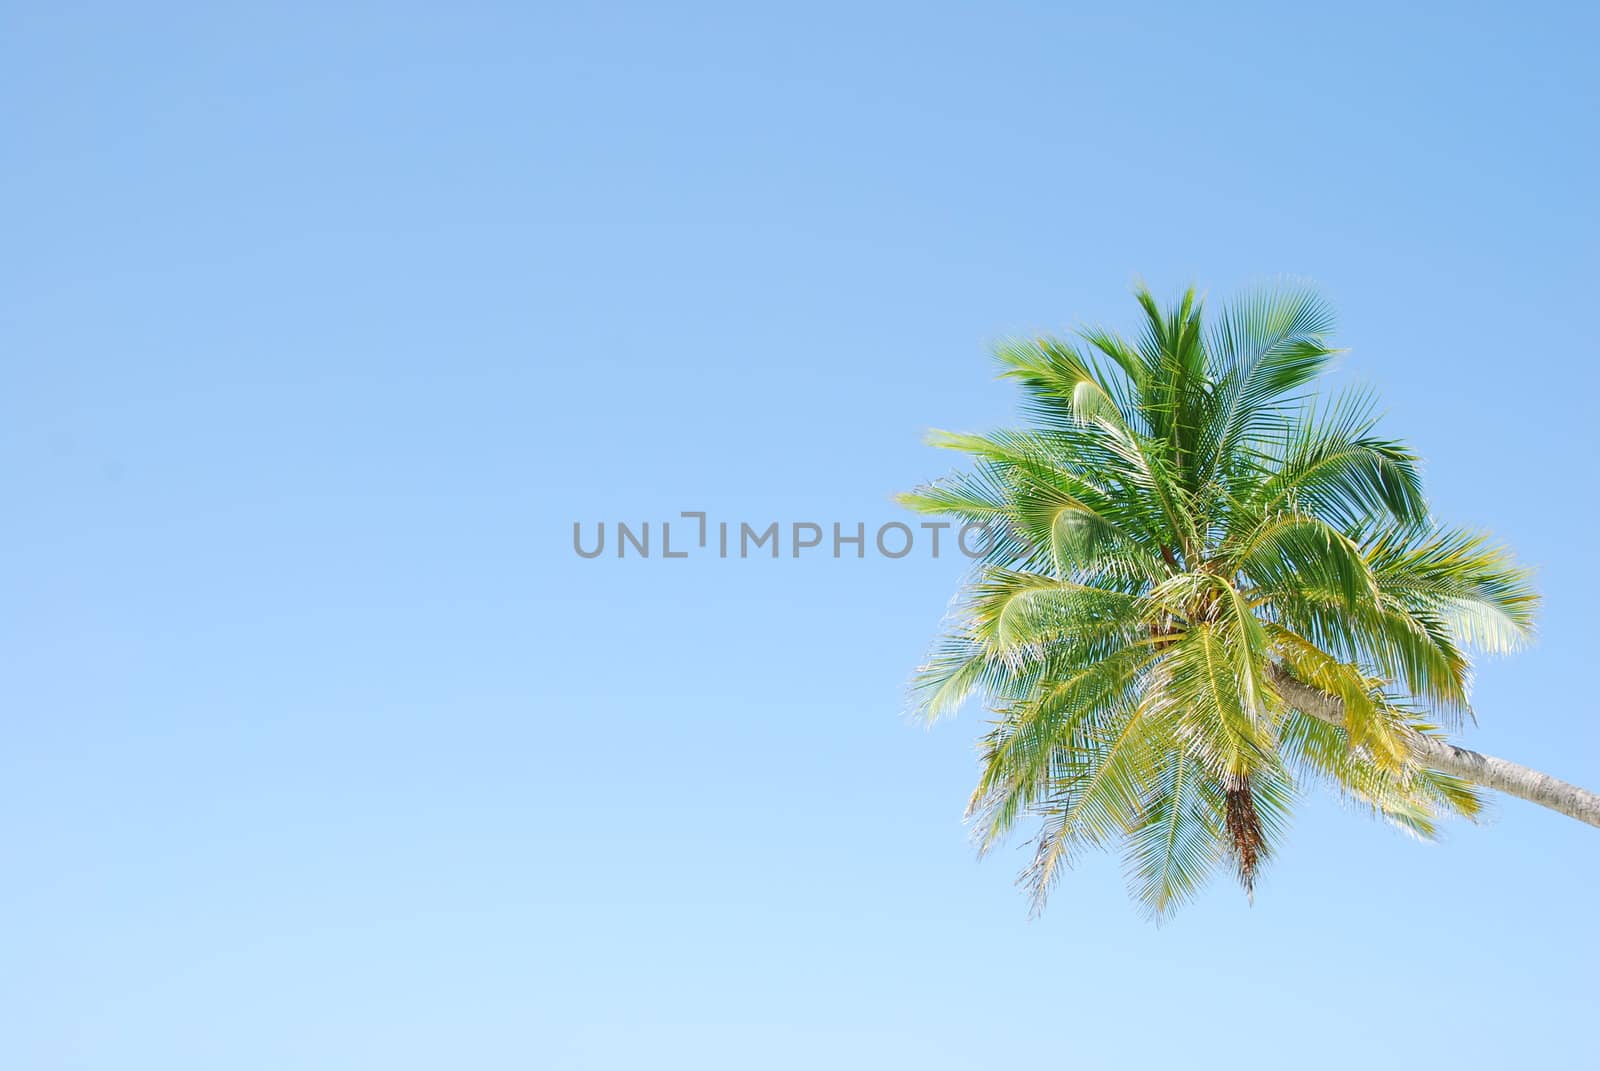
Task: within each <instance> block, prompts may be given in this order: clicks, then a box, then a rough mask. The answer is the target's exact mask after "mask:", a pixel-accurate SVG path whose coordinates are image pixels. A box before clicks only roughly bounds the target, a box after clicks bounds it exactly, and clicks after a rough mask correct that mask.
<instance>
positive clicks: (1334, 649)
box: [901, 288, 1600, 918]
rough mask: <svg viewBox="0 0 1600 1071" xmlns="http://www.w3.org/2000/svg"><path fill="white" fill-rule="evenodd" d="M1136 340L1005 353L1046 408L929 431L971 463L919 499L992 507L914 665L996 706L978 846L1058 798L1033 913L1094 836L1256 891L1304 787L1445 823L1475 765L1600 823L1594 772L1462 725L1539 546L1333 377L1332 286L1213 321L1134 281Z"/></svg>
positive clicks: (1045, 343)
mask: <svg viewBox="0 0 1600 1071" xmlns="http://www.w3.org/2000/svg"><path fill="white" fill-rule="evenodd" d="M1137 297H1138V301H1139V304H1140V306H1141V308H1142V309H1143V320H1144V322H1143V324H1142V330H1141V333H1140V334H1139V336H1138V338H1137V339H1136V340H1131V341H1130V340H1128V339H1125V338H1123V337H1120V336H1118V335H1116V334H1114V333H1111V332H1108V331H1105V330H1099V329H1093V330H1085V331H1082V332H1081V333H1080V336H1079V338H1078V339H1076V340H1074V341H1066V340H1062V339H1058V338H1032V339H1012V340H1009V341H1006V342H1004V343H1002V344H1001V345H1000V346H998V347H997V349H996V355H997V356H998V358H999V360H1000V363H1001V366H1002V368H1003V372H1002V375H1003V376H1005V377H1009V378H1011V379H1015V380H1016V381H1018V382H1019V383H1020V384H1021V386H1022V388H1023V390H1024V391H1025V394H1026V399H1027V406H1028V411H1029V412H1030V414H1031V416H1032V417H1033V420H1034V426H1033V427H1032V428H1029V429H1026V430H1008V431H999V432H995V433H993V434H989V435H962V434H951V433H943V432H938V433H935V434H934V436H933V441H934V442H935V443H936V444H937V445H940V446H945V447H950V448H954V449H956V450H960V451H964V452H966V453H968V454H970V455H972V456H973V458H975V459H976V461H975V468H973V469H972V470H970V471H965V472H961V473H957V474H954V475H951V476H948V477H946V478H944V479H941V480H937V481H935V482H934V483H931V484H929V485H927V486H924V487H922V488H919V489H918V490H916V491H914V492H912V493H910V494H906V495H903V496H901V501H902V502H903V504H905V505H907V506H909V507H911V508H912V509H915V510H918V511H921V512H925V513H932V514H940V515H947V516H953V517H956V518H959V519H960V520H961V521H963V522H965V523H968V524H978V525H983V526H985V528H986V529H987V530H988V533H989V540H988V548H987V553H986V554H985V555H984V556H983V557H982V559H981V560H980V561H979V562H978V563H977V566H976V568H975V570H974V573H973V576H972V577H971V579H970V581H969V582H968V583H967V585H966V586H965V588H964V590H963V591H962V593H961V599H960V601H959V606H960V609H959V611H958V612H957V614H956V615H955V618H956V620H955V624H954V626H953V627H952V628H951V630H950V631H949V632H948V634H947V635H946V636H944V637H943V638H942V639H941V640H940V641H939V643H938V645H937V646H936V647H935V649H934V652H933V654H932V655H931V656H930V659H929V661H928V662H927V664H926V665H924V666H923V667H922V668H921V669H920V670H919V671H918V674H917V677H916V680H915V682H914V694H915V696H916V701H917V706H918V708H919V710H920V712H921V713H922V714H923V715H924V716H925V717H927V718H928V719H930V720H931V719H936V718H938V717H939V716H941V715H943V714H946V713H949V712H951V711H953V710H955V709H956V708H957V707H959V706H960V705H961V704H962V702H963V701H964V700H965V699H966V698H967V697H968V696H969V695H972V694H974V693H981V694H983V695H985V696H986V697H987V699H988V700H989V703H990V706H991V707H992V709H993V712H994V720H993V721H992V722H991V723H990V728H989V729H988V731H987V733H986V734H985V735H984V737H983V739H982V744H981V762H980V765H981V774H980V777H979V779H978V785H977V788H976V789H975V790H974V792H973V794H972V797H971V801H970V805H969V809H968V816H969V819H970V820H971V821H972V822H973V824H974V833H975V836H976V838H977V840H978V842H979V845H980V849H981V850H987V849H989V848H991V847H993V846H994V845H995V844H997V843H998V842H1000V841H1001V840H1003V839H1004V838H1006V837H1007V835H1008V834H1009V833H1011V831H1012V830H1013V828H1014V827H1015V826H1016V825H1017V824H1018V822H1019V821H1021V820H1023V819H1024V818H1030V817H1031V818H1037V819H1039V820H1041V824H1040V828H1039V832H1038V834H1037V837H1036V839H1035V841H1034V848H1035V850H1034V853H1033V858H1032V862H1031V864H1030V865H1029V866H1028V867H1027V869H1026V870H1025V871H1024V873H1023V876H1022V882H1023V883H1024V884H1025V885H1026V886H1028V887H1029V888H1030V889H1031V892H1032V894H1033V899H1034V904H1035V908H1036V909H1037V908H1038V907H1041V906H1042V905H1043V903H1044V900H1045V897H1046V896H1047V895H1048V893H1049V891H1050V889H1051V888H1052V886H1053V885H1054V883H1055V882H1056V880H1057V879H1058V878H1059V876H1060V874H1061V872H1062V870H1063V869H1064V868H1065V867H1067V866H1068V865H1070V863H1071V862H1072V861H1073V859H1074V858H1075V857H1076V855H1077V853H1079V852H1080V851H1082V850H1084V849H1086V848H1104V847H1110V846H1112V845H1114V844H1118V843H1120V844H1121V845H1122V846H1123V849H1124V853H1125V861H1126V869H1127V873H1128V881H1129V886H1130V890H1131V892H1132V893H1133V895H1134V896H1135V898H1136V899H1137V900H1139V901H1140V902H1142V904H1143V905H1144V906H1145V908H1146V909H1147V910H1148V911H1149V912H1150V913H1151V914H1152V915H1154V916H1156V917H1158V918H1159V917H1160V916H1162V915H1164V914H1165V913H1167V912H1168V911H1169V910H1171V908H1172V907H1173V906H1175V905H1176V904H1179V903H1181V902H1183V901H1184V900H1185V899H1187V898H1189V897H1190V896H1192V895H1193V894H1194V892H1195V891H1196V890H1197V889H1198V888H1199V886H1200V885H1201V883H1202V882H1203V881H1204V880H1205V878H1206V877H1207V875H1208V874H1209V873H1210V872H1211V871H1212V869H1213V868H1214V867H1215V866H1216V865H1217V864H1219V863H1222V862H1224V861H1228V862H1231V865H1232V868H1233V869H1234V871H1235V872H1236V874H1237V876H1238V879H1239V881H1240V882H1241V883H1242V884H1243V886H1244V888H1245V890H1246V892H1247V893H1249V892H1250V891H1251V890H1252V888H1253V884H1254V881H1255V878H1256V874H1257V871H1258V869H1259V868H1260V867H1261V865H1262V864H1263V863H1264V862H1265V861H1266V860H1267V859H1268V858H1270V856H1271V855H1272V852H1273V849H1274V846H1275V845H1276V844H1277V843H1278V842H1279V840H1280V838H1281V836H1282V834H1283V832H1284V828H1285V821H1286V818H1287V816H1288V814H1289V811H1290V808H1291V806H1292V804H1293V802H1294V798H1295V795H1296V793H1297V792H1298V791H1299V790H1300V789H1301V787H1302V786H1304V785H1307V784H1311V783H1317V782H1320V783H1323V784H1325V785H1329V786H1331V787H1332V788H1333V789H1335V790H1336V791H1338V792H1339V793H1341V794H1343V795H1344V796H1346V797H1348V798H1350V799H1353V800H1355V801H1358V802H1359V803H1360V804H1361V805H1363V806H1364V807H1366V808H1370V810H1371V811H1372V812H1374V813H1375V814H1377V815H1380V816H1382V817H1383V818H1385V819H1387V820H1389V821H1390V822H1392V823H1394V824H1396V825H1398V826H1400V827H1402V828H1404V829H1405V830H1408V831H1409V832H1411V833H1413V834H1415V835H1417V836H1420V837H1424V838H1431V837H1433V836H1435V834H1436V829H1437V823H1438V820H1439V818H1440V817H1441V816H1443V815H1448V814H1456V815H1463V816H1466V817H1468V818H1471V817H1473V816H1475V815H1477V814H1478V813H1479V810H1480V808H1481V807H1482V795H1481V793H1480V786H1487V787H1490V788H1494V789H1498V790H1501V791H1503V792H1507V793H1510V794H1512V795H1515V796H1519V797H1521V798H1523V799H1527V800H1532V801H1534V802H1536V803H1540V804H1542V805H1544V806H1546V807H1550V808H1552V809H1554V810H1557V811H1560V812H1562V813H1564V814H1567V815H1571V816H1572V817H1575V818H1578V819H1581V820H1583V821H1585V822H1588V823H1590V824H1591V825H1600V796H1597V795H1596V794H1594V793H1592V792H1588V791H1586V790H1584V789H1580V788H1577V787H1576V786H1573V785H1569V784H1567V783H1565V782H1562V781H1559V780H1557V779H1555V778H1552V777H1548V776H1546V775H1544V774H1541V773H1538V772H1536V771H1534V770H1530V769H1528V768H1526V767H1523V766H1519V765H1517V764H1516V763H1511V762H1506V761H1504V760H1502V759H1496V758H1490V757H1486V756H1483V755H1479V754H1477V753H1475V752H1472V751H1467V750H1465V749H1463V748H1459V747H1456V746H1454V745H1452V744H1450V743H1448V742H1447V740H1446V739H1445V737H1444V735H1443V732H1444V730H1447V729H1450V728H1454V727H1457V726H1459V725H1460V723H1461V722H1462V720H1463V718H1464V717H1467V716H1470V708H1469V705H1468V702H1469V700H1468V692H1469V685H1470V681H1471V668H1472V667H1471V662H1470V661H1469V659H1468V652H1469V651H1473V650H1476V651H1481V652H1505V651H1510V650H1513V649H1515V648H1516V647H1518V646H1519V645H1520V644H1522V643H1523V642H1524V641H1525V640H1526V639H1527V638H1528V636H1529V635H1530V632H1531V629H1532V627H1533V621H1534V610H1535V607H1536V605H1537V596H1536V595H1535V593H1534V591H1533V589H1532V587H1531V586H1530V583H1529V577H1528V573H1527V571H1526V570H1524V569H1523V568H1522V567H1520V566H1519V565H1518V564H1517V563H1516V562H1515V561H1514V560H1513V558H1512V557H1511V555H1510V554H1509V553H1508V552H1507V551H1505V550H1504V549H1502V548H1500V547H1498V546H1496V545H1494V544H1493V543H1491V542H1490V541H1489V540H1488V539H1487V538H1486V537H1485V536H1483V535H1481V534H1478V533H1475V532H1471V531H1467V530H1463V529H1460V528H1453V527H1448V526H1444V525H1441V524H1439V523H1438V522H1436V521H1435V520H1434V519H1433V517H1432V516H1431V515H1430V513H1429V510H1428V505H1427V502H1426V500H1425V499H1424V497H1423V492H1422V486H1421V481H1420V479H1419V476H1418V461H1417V457H1416V455H1415V454H1413V453H1412V452H1411V451H1410V450H1409V449H1408V448H1407V447H1406V446H1405V445H1404V444H1403V443H1401V442H1398V441H1396V440H1394V439H1390V438H1386V437H1384V436H1382V435H1381V434H1379V432H1378V431H1377V429H1376V423H1375V418H1374V416H1373V406H1372V400H1371V398H1370V396H1369V395H1367V394H1365V393H1362V392H1353V393H1345V394H1342V395H1340V396H1338V397H1335V398H1333V399H1332V400H1325V399H1321V398H1319V397H1318V396H1317V395H1316V394H1315V393H1314V391H1313V389H1312V385H1313V384H1314V382H1315V381H1316V379H1317V378H1318V376H1319V375H1320V374H1321V373H1322V372H1323V371H1324V370H1325V369H1326V367H1327V365H1328V362H1329V360H1330V358H1331V356H1332V355H1333V353H1334V352H1335V351H1334V350H1332V349H1331V348H1330V347H1329V345H1328V341H1327V340H1328V333H1329V331H1330V329H1331V326H1332V318H1331V316H1330V314H1329V311H1328V308H1327V306H1326V305H1325V304H1324V303H1323V302H1322V301H1321V300H1319V299H1318V298H1317V296H1316V295H1315V294H1313V293H1311V292H1307V291H1303V290H1294V289H1277V290H1269V291H1264V292H1262V293H1259V294H1256V295H1252V296H1249V297H1247V298H1245V299H1243V300H1240V301H1238V302H1236V303H1234V304H1232V305H1231V306H1229V307H1228V308H1227V309H1225V310H1224V311H1223V312H1222V314H1221V315H1220V316H1218V317H1216V318H1214V319H1207V320H1203V318H1202V308H1201V302H1200V300H1199V299H1197V298H1196V296H1195V294H1194V292H1193V291H1192V290H1191V291H1190V292H1188V293H1186V294H1184V296H1183V298H1182V299H1181V300H1180V301H1179V302H1178V303H1177V305H1176V306H1175V307H1173V308H1170V309H1166V310H1163V309H1162V308H1161V307H1160V306H1159V305H1158V303H1157V302H1156V301H1155V299H1154V298H1152V296H1151V295H1150V293H1149V292H1148V291H1146V290H1144V289H1142V288H1141V289H1140V290H1139V291H1137Z"/></svg>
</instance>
